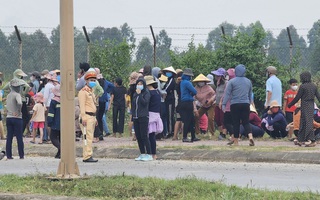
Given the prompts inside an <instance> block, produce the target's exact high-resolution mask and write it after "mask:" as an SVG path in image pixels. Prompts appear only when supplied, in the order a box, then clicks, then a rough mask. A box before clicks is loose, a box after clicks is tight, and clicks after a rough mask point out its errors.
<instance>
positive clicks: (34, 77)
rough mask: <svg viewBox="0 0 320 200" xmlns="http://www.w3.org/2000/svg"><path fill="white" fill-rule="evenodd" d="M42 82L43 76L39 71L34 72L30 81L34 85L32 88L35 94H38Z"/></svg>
mask: <svg viewBox="0 0 320 200" xmlns="http://www.w3.org/2000/svg"><path fill="white" fill-rule="evenodd" d="M40 80H41V74H40V73H39V72H38V71H34V72H32V74H31V76H30V81H31V83H32V84H33V86H32V92H33V94H37V93H38V92H39V88H40Z"/></svg>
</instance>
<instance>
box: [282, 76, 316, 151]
mask: <svg viewBox="0 0 320 200" xmlns="http://www.w3.org/2000/svg"><path fill="white" fill-rule="evenodd" d="M300 81H301V83H302V84H301V85H300V88H299V90H298V93H297V95H296V97H295V98H294V99H293V100H292V101H291V102H290V103H289V104H288V107H289V108H291V107H292V106H293V105H294V104H295V103H297V102H298V101H299V99H301V119H300V128H299V133H298V142H299V144H302V142H308V141H311V142H310V143H308V144H306V147H314V146H316V140H315V135H314V131H313V112H314V98H315V97H317V99H318V101H320V95H319V93H318V89H317V86H316V85H315V84H314V83H312V82H311V73H310V72H302V73H301V74H300Z"/></svg>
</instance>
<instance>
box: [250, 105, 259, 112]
mask: <svg viewBox="0 0 320 200" xmlns="http://www.w3.org/2000/svg"><path fill="white" fill-rule="evenodd" d="M250 112H255V113H256V114H258V112H257V110H256V108H255V107H254V105H253V104H250Z"/></svg>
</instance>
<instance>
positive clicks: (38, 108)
mask: <svg viewBox="0 0 320 200" xmlns="http://www.w3.org/2000/svg"><path fill="white" fill-rule="evenodd" d="M34 100H35V102H36V104H35V105H34V106H33V109H32V110H33V114H32V117H31V120H30V121H31V122H33V132H32V140H31V141H30V142H31V143H33V144H34V143H35V139H36V132H37V129H38V128H39V132H40V142H39V143H38V144H42V139H43V128H44V123H45V111H46V110H47V108H46V106H45V105H44V103H43V94H42V93H41V92H38V93H37V94H36V95H35V98H34Z"/></svg>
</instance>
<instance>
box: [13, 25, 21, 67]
mask: <svg viewBox="0 0 320 200" xmlns="http://www.w3.org/2000/svg"><path fill="white" fill-rule="evenodd" d="M14 29H15V31H16V35H17V38H18V40H19V67H20V69H22V40H21V36H20V32H19V30H18V27H17V25H14Z"/></svg>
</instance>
